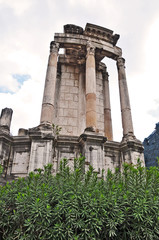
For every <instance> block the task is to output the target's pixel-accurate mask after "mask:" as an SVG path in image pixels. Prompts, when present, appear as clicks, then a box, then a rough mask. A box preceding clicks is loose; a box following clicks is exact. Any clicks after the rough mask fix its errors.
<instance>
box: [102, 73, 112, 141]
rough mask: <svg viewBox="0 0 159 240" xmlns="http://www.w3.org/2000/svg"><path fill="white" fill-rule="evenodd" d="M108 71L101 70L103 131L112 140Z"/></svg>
mask: <svg viewBox="0 0 159 240" xmlns="http://www.w3.org/2000/svg"><path fill="white" fill-rule="evenodd" d="M108 77H109V75H108V72H106V71H104V72H103V83H104V132H105V137H107V139H108V140H110V141H112V140H113V130H112V118H111V107H110V94H109V80H108Z"/></svg>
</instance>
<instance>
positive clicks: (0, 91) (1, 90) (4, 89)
mask: <svg viewBox="0 0 159 240" xmlns="http://www.w3.org/2000/svg"><path fill="white" fill-rule="evenodd" d="M0 93H11V94H13V93H14V92H12V91H10V90H8V88H6V87H0Z"/></svg>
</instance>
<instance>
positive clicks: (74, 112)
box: [64, 109, 77, 117]
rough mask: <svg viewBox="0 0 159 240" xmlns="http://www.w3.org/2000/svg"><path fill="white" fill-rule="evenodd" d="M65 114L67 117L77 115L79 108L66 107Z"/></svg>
mask: <svg viewBox="0 0 159 240" xmlns="http://www.w3.org/2000/svg"><path fill="white" fill-rule="evenodd" d="M64 116H65V117H77V110H76V109H64Z"/></svg>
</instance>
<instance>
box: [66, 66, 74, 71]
mask: <svg viewBox="0 0 159 240" xmlns="http://www.w3.org/2000/svg"><path fill="white" fill-rule="evenodd" d="M67 72H68V73H74V72H75V68H74V66H67Z"/></svg>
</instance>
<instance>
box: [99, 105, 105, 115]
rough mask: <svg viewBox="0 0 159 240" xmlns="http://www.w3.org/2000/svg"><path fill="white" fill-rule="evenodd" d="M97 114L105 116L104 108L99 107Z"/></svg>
mask: <svg viewBox="0 0 159 240" xmlns="http://www.w3.org/2000/svg"><path fill="white" fill-rule="evenodd" d="M97 113H100V114H104V108H103V107H101V106H97Z"/></svg>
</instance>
